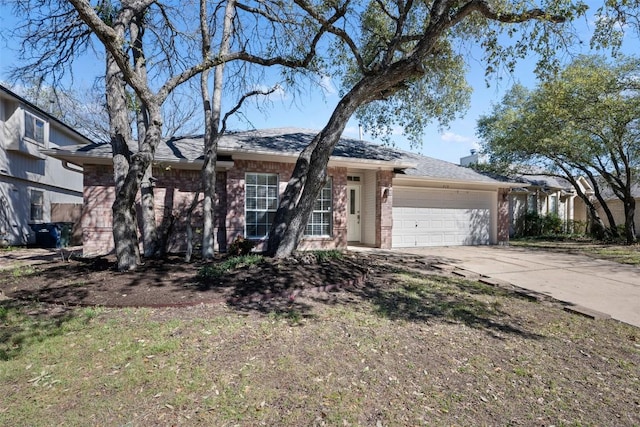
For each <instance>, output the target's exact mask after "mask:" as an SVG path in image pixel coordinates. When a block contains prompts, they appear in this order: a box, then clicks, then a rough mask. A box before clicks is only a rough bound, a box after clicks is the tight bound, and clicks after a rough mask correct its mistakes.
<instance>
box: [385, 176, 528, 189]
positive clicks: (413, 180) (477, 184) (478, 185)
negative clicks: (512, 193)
mask: <svg viewBox="0 0 640 427" xmlns="http://www.w3.org/2000/svg"><path fill="white" fill-rule="evenodd" d="M421 184H422V185H421ZM393 186H394V187H395V186H402V187H425V188H460V187H465V188H469V189H485V190H492V191H493V190H497V189H500V188H524V187H527V185H526V184H520V183H512V182H500V181H496V182H495V183H494V182H483V181H467V180H454V179H443V178H431V177H422V176H402V177H400V176H398V175H396V176H394V178H393Z"/></svg>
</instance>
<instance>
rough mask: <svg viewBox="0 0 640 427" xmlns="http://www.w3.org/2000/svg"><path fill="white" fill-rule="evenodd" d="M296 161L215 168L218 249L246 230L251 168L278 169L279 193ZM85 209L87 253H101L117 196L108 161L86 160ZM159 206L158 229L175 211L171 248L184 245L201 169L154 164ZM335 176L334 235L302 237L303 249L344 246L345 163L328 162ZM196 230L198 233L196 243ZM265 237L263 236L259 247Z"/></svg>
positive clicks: (198, 216) (107, 246) (198, 220)
mask: <svg viewBox="0 0 640 427" xmlns="http://www.w3.org/2000/svg"><path fill="white" fill-rule="evenodd" d="M293 167H294V165H293V164H289V163H276V162H257V161H246V160H236V161H235V166H234V167H233V168H232V169H230V170H228V171H226V172H218V173H217V174H216V191H217V196H218V198H219V200H217V201H216V218H215V222H214V226H215V230H214V232H215V234H216V242H217V244H218V249H219V250H221V251H226V249H227V246H228V245H229V244H230V243H231V242H233V240H234V239H235V238H236V237H237V236H244V178H245V173H247V172H257V173H275V174H278V177H279V187H280V193H282V192H283V191H284V189H285V187H286V185H287V182H288V180H289V177H290V176H291V173H292V171H293ZM84 171H85V173H84V209H83V213H82V220H81V222H82V229H83V245H84V248H83V250H84V253H85V255H98V254H105V253H109V252H110V251H112V250H113V248H114V244H113V236H112V229H111V226H112V221H113V216H112V212H111V206H112V204H113V201H114V198H115V191H114V187H113V172H112V169H111V167H110V166H98V165H85V167H84ZM153 175H154V177H155V178H156V179H157V181H156V183H155V188H154V196H155V212H156V218H157V221H158V225H159V229H160V230H164V229H166V227H167V226H168V224H169V220H170V218H171V216H173V218H174V219H173V222H172V233H171V235H170V238H169V241H168V246H169V247H168V249H169V250H170V251H182V250H184V248H185V247H186V242H185V234H186V210H187V209H188V207H189V205H190V204H191V201H192V198H193V196H194V194H195V192H196V191H197V189H198V187H199V184H200V171H199V170H179V169H164V168H154V171H153ZM329 175H330V176H331V177H332V180H333V236H332V237H330V238H319V237H318V238H316V237H313V238H308V239H304V240H303V241H302V242H301V244H300V248H301V249H316V248H344V247H346V245H347V238H346V179H347V170H346V168H330V169H329ZM192 226H193V230H194V231H195V232H197V231H201V228H202V211H201V207H200V206H198V208H196V211H195V212H194V215H193V218H192ZM197 241H198V236H197V235H196V243H197ZM263 244H264V242H259V246H258V248H259V249H260V248H261V247H262V245H263Z"/></svg>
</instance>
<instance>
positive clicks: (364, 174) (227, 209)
mask: <svg viewBox="0 0 640 427" xmlns="http://www.w3.org/2000/svg"><path fill="white" fill-rule="evenodd" d="M316 133H317V132H316V131H310V130H300V129H290V128H286V129H268V130H255V131H247V132H237V133H229V134H227V135H225V136H224V137H222V139H221V140H220V142H219V147H218V161H217V164H216V169H217V181H216V187H217V201H216V220H215V230H216V240H217V244H218V249H219V250H221V251H225V250H226V248H227V246H228V245H229V244H230V243H231V242H232V241H233V240H234V239H236V238H237V237H238V236H243V237H246V238H249V239H253V240H255V241H256V242H257V243H258V247H259V248H260V245H261V244H263V243H264V241H265V238H266V234H267V232H268V229H269V224H270V222H271V219H272V218H273V215H274V212H275V210H276V208H277V206H278V199H279V195H280V194H282V192H283V190H284V188H285V187H286V185H287V181H288V180H289V178H290V176H291V173H292V171H293V167H294V164H295V162H296V159H297V157H298V154H299V153H300V151H301V150H302V149H303V148H304V147H305V146H306V145H307V144H308V143H309V142H310V141H311V140H312V139H313V137H314V136H315V135H316ZM47 154H48V155H51V156H54V157H56V158H58V159H61V160H63V161H67V162H69V163H73V164H76V165H78V166H82V168H83V170H84V209H83V215H82V229H83V247H84V254H85V255H97V254H104V253H108V252H110V251H111V250H113V238H112V234H111V232H112V230H111V228H112V214H111V206H112V203H113V200H114V194H115V192H114V186H113V172H112V159H111V146H110V145H108V144H107V145H100V144H91V145H87V146H84V147H81V148H77V149H66V148H65V149H62V148H60V149H56V150H49V152H47ZM201 165H202V137H184V138H174V139H171V140H168V141H166V142H164V143H162V144H161V145H160V146H159V147H158V148H157V151H156V157H155V161H154V164H153V176H154V181H153V182H152V183H143V185H153V186H154V195H155V201H156V214H157V218H158V222H159V223H162V221H163V220H164V219H167V218H168V217H169V215H171V216H172V218H174V219H175V220H174V222H173V227H172V230H173V232H172V234H171V238H170V240H169V249H170V250H175V251H179V250H182V249H184V247H185V241H184V229H185V215H184V211H185V209H186V208H187V207H188V206H189V205H190V203H191V200H192V198H193V196H194V194H195V192H196V191H197V190H198V188H199V180H200V168H201ZM328 175H329V180H328V181H327V184H326V186H325V188H324V189H323V190H322V191H321V194H320V195H319V197H318V200H317V202H316V205H315V207H314V211H313V213H312V215H311V217H310V219H309V223H308V226H307V233H306V236H305V238H304V240H303V241H302V243H301V248H303V249H313V248H346V247H347V245H348V244H349V245H350V244H358V245H365V246H371V247H377V248H392V247H394V248H395V247H416V246H448V245H489V244H502V243H506V242H508V239H509V202H508V194H509V191H510V189H511V188H512V187H514V186H518V184H513V183H505V182H501V181H498V180H495V179H492V178H490V177H487V176H484V175H482V174H479V173H477V172H475V171H473V170H472V169H469V168H465V167H462V166H458V165H455V164H453V163H449V162H445V161H442V160H437V159H433V158H430V157H426V156H422V155H419V154H415V153H410V152H406V151H401V150H397V149H394V148H391V147H386V146H380V145H376V144H373V143H369V142H365V141H361V140H357V139H349V138H342V139H341V141H340V142H339V144H338V145H337V146H336V148H335V150H334V152H333V155H332V157H331V159H330V161H329V169H328ZM192 221H193V225H194V226H195V228H198V221H201V218H200V217H198V216H197V215H194V218H193V219H192ZM200 223H201V222H200Z"/></svg>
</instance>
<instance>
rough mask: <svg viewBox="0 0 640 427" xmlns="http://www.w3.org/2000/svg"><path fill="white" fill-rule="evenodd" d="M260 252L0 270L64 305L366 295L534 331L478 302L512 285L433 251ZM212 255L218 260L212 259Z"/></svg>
mask: <svg viewBox="0 0 640 427" xmlns="http://www.w3.org/2000/svg"><path fill="white" fill-rule="evenodd" d="M313 256H314V255H313V254H310V253H304V254H300V255H298V256H297V257H295V258H291V259H286V260H274V259H267V258H265V259H263V260H262V261H261V262H259V263H257V264H251V265H245V266H243V267H240V268H235V269H233V270H231V271H229V272H225V273H223V274H219V275H216V276H215V277H207V278H202V277H199V272H200V271H201V269H202V268H203V267H204V266H207V265H214V266H215V265H216V264H215V262H214V263H212V264H207V263H197V262H196V263H192V264H187V263H184V262H183V261H182V258H181V257H178V256H174V257H169V258H167V259H164V260H150V261H147V262H146V263H145V265H144V266H141V267H140V269H139V270H137V271H135V272H132V273H120V272H117V271H116V267H115V260H114V259H110V258H92V259H84V260H77V261H74V262H72V263H60V262H59V263H58V264H57V265H49V266H48V267H46V268H45V267H42V268H37V269H35V272H34V273H33V275H32V276H25V277H19V278H16V277H12V276H11V275H5V276H4V277H2V278H1V279H0V292H1V291H3V290H4V292H5V294H6V295H7V296H8V297H11V298H18V299H21V300H27V301H39V302H49V303H57V304H64V305H98V306H99V305H104V306H117V307H125V306H129V307H141V306H144V307H166V306H183V305H194V304H199V303H212V302H213V303H226V304H227V305H229V306H230V307H232V308H233V309H235V310H237V311H240V312H258V313H261V314H268V315H273V314H275V315H278V316H285V317H293V318H298V317H299V318H311V317H313V316H314V311H315V310H317V309H318V306H319V304H324V305H331V304H342V305H345V306H353V307H358V306H367V305H370V306H371V307H372V308H373V310H374V311H375V312H376V313H377V314H378V315H380V316H383V317H385V318H388V319H391V320H402V321H409V322H425V323H429V322H436V321H440V322H451V323H461V324H465V325H467V326H469V327H473V328H478V329H483V330H486V331H487V332H489V333H491V334H493V335H496V336H498V335H499V334H505V333H508V334H518V335H521V336H525V337H530V338H535V337H536V336H535V335H534V334H530V333H529V332H527V331H526V329H525V327H524V326H522V322H519V319H518V318H517V317H515V316H516V315H515V314H512V315H509V313H507V312H506V311H503V310H501V309H500V306H499V304H491V303H486V302H484V301H485V300H487V299H489V300H491V298H490V297H492V296H493V297H495V296H496V295H498V294H500V296H501V297H503V298H519V297H518V296H517V295H516V294H513V293H510V292H507V291H503V290H500V289H498V288H494V287H491V286H487V285H482V284H479V283H476V282H473V281H467V280H462V279H457V278H454V277H451V276H448V277H443V275H442V273H441V272H440V271H439V270H437V269H436V268H435V267H434V265H437V264H441V263H443V261H446V260H443V259H442V258H440V257H424V256H417V255H408V254H397V253H392V254H388V253H379V254H376V253H366V254H364V253H351V252H346V253H344V254H342V255H341V256H336V257H329V258H325V259H322V260H318V259H315V260H314V259H312V258H313ZM219 261H220V260H218V261H216V262H219Z"/></svg>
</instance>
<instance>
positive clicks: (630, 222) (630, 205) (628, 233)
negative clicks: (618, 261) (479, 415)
mask: <svg viewBox="0 0 640 427" xmlns="http://www.w3.org/2000/svg"><path fill="white" fill-rule="evenodd" d="M625 196H626V197H625V200H624V217H625V218H624V219H625V221H624V233H625V238H626V241H627V244H628V245H633V244H634V243H636V241H637V239H636V225H635V218H634V217H635V214H636V199H635V198H634V197H633V194H631V192H630V191H627V192H626V194H625Z"/></svg>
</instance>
